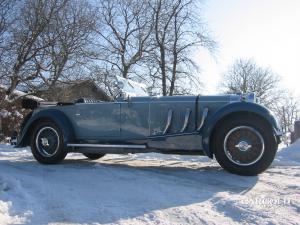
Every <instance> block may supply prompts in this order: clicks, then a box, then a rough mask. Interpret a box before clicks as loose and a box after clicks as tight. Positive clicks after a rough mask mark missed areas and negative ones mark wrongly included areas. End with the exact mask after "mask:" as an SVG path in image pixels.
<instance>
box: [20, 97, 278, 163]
mask: <svg viewBox="0 0 300 225" xmlns="http://www.w3.org/2000/svg"><path fill="white" fill-rule="evenodd" d="M240 99H241V97H240V96H239V95H220V96H168V97H132V98H127V99H122V98H120V99H117V101H115V102H97V103H77V104H73V105H65V106H50V107H39V108H37V109H35V111H34V113H33V115H32V117H31V118H30V119H29V120H28V121H27V123H26V125H25V126H24V129H23V130H22V131H21V135H20V138H19V143H18V146H26V145H29V142H28V140H29V137H30V131H31V130H32V129H31V128H32V126H34V123H35V122H36V121H38V120H40V119H44V118H48V119H51V120H53V121H54V122H55V123H56V124H57V125H58V126H59V127H60V128H61V130H62V132H63V135H64V142H65V144H67V143H110V144H117V143H122V144H146V145H147V147H148V148H149V149H153V151H158V150H159V151H166V150H168V149H169V150H192V151H198V152H199V153H200V152H202V151H204V153H205V154H206V155H208V156H209V157H212V155H213V152H211V150H210V149H209V141H210V136H211V134H212V131H213V129H214V127H215V125H216V124H217V122H218V121H219V120H220V119H222V118H224V117H225V116H227V115H229V114H231V113H235V112H241V113H243V112H252V113H255V114H256V115H258V116H261V117H262V118H264V119H265V120H266V121H267V122H268V123H269V124H270V125H271V126H272V127H273V130H274V135H277V136H279V131H280V129H279V127H278V124H277V123H276V120H275V119H274V117H273V116H272V115H271V113H270V111H269V110H268V109H266V108H265V107H263V106H261V105H258V104H255V103H251V102H243V101H241V100H240ZM187 108H188V109H190V110H191V114H190V117H189V123H188V126H187V128H186V130H185V131H184V133H181V132H180V130H181V128H182V126H183V123H184V117H185V113H186V110H187ZM205 108H208V109H209V113H208V116H207V118H206V120H205V122H204V126H203V127H202V129H201V130H200V131H196V130H197V127H198V126H199V124H200V121H201V118H202V113H203V110H204V109H205ZM169 110H172V111H173V117H172V121H171V126H170V128H169V130H168V132H167V134H163V131H164V129H165V126H166V121H167V114H168V111H169ZM140 151H141V152H143V150H140Z"/></svg>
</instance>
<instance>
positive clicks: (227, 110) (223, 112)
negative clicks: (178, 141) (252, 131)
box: [202, 102, 281, 158]
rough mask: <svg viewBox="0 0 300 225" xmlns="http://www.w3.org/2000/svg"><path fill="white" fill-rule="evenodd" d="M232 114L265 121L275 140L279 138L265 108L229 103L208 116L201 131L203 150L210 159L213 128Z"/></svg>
mask: <svg viewBox="0 0 300 225" xmlns="http://www.w3.org/2000/svg"><path fill="white" fill-rule="evenodd" d="M233 113H252V114H255V115H257V116H259V117H261V118H263V119H265V120H266V121H267V122H268V123H269V124H270V126H271V127H272V128H273V132H274V136H275V137H276V138H278V137H280V136H281V130H280V128H279V125H278V123H277V121H276V119H275V118H274V116H273V115H272V114H271V113H270V111H269V110H268V109H267V108H266V107H264V106H261V105H259V104H256V103H252V102H235V103H229V104H227V105H225V106H224V107H222V108H221V109H219V110H218V111H216V112H215V113H214V114H213V115H210V116H209V118H208V120H207V121H206V123H205V125H204V127H203V129H202V138H203V139H202V142H203V149H204V151H205V153H206V154H207V156H209V157H211V158H212V157H213V152H212V149H210V138H211V135H212V132H213V130H214V128H215V126H216V125H217V123H218V122H219V121H220V120H221V119H223V118H225V117H226V116H229V115H230V114H233Z"/></svg>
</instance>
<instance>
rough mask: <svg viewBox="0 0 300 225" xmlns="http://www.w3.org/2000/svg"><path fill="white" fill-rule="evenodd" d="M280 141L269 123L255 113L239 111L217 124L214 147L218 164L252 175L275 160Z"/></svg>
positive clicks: (212, 139) (234, 171) (263, 169)
mask: <svg viewBox="0 0 300 225" xmlns="http://www.w3.org/2000/svg"><path fill="white" fill-rule="evenodd" d="M277 145H278V143H277V141H276V138H275V136H274V133H273V129H272V127H271V126H270V125H269V123H268V122H267V121H266V120H264V119H263V118H260V117H258V116H255V115H251V114H250V115H249V114H240V115H235V116H232V117H228V118H227V119H226V120H224V121H222V122H220V123H219V124H217V126H216V127H215V129H214V133H213V136H212V138H211V147H212V150H213V152H214V156H215V158H216V160H217V161H218V163H219V164H220V165H221V166H222V167H223V168H224V169H225V170H227V171H229V172H231V173H235V174H239V175H246V176H253V175H257V174H259V173H262V172H263V171H265V170H266V169H267V168H268V167H269V166H270V165H271V163H272V162H273V160H274V158H275V155H276V151H277Z"/></svg>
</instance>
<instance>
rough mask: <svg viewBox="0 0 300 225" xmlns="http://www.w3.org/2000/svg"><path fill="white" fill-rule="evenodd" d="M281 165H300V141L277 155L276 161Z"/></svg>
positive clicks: (281, 150)
mask: <svg viewBox="0 0 300 225" xmlns="http://www.w3.org/2000/svg"><path fill="white" fill-rule="evenodd" d="M275 162H276V163H277V164H279V165H300V139H298V140H297V141H296V142H295V143H293V144H292V145H290V146H289V147H286V148H282V149H280V150H279V152H278V153H277V158H276V161H275Z"/></svg>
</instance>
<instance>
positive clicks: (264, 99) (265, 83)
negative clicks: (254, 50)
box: [221, 59, 280, 106]
mask: <svg viewBox="0 0 300 225" xmlns="http://www.w3.org/2000/svg"><path fill="white" fill-rule="evenodd" d="M279 81H280V78H279V76H278V75H277V74H275V73H274V72H272V71H271V70H270V69H269V68H263V67H260V66H258V65H257V64H256V63H255V62H254V61H253V60H251V59H238V60H236V61H235V62H234V64H233V66H232V67H231V68H230V69H229V70H228V72H227V73H225V74H224V76H223V80H222V83H221V88H222V89H223V90H224V91H225V92H226V93H249V92H254V93H255V94H256V96H257V97H258V100H259V101H260V103H262V104H264V105H266V106H270V105H271V104H272V102H274V100H276V99H278V97H279V96H278V94H276V92H277V90H278V83H279Z"/></svg>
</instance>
